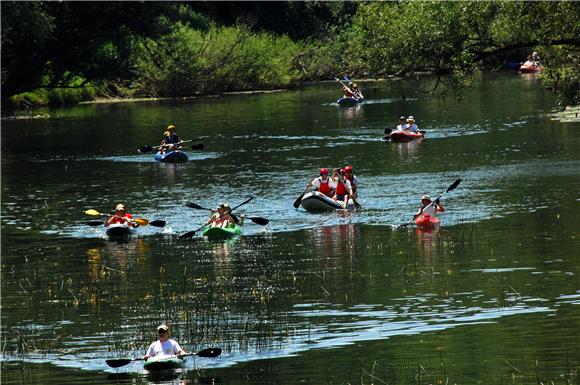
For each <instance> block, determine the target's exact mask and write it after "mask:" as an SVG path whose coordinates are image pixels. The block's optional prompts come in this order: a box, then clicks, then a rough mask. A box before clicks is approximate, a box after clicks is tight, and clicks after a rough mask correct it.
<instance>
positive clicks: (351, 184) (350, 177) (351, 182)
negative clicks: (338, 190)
mask: <svg viewBox="0 0 580 385" xmlns="http://www.w3.org/2000/svg"><path fill="white" fill-rule="evenodd" d="M345 178H346V179H347V180H348V181H349V182H350V186H351V187H352V192H355V191H356V184H355V183H354V175H352V174H351V175H350V176H345Z"/></svg>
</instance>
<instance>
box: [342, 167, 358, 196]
mask: <svg viewBox="0 0 580 385" xmlns="http://www.w3.org/2000/svg"><path fill="white" fill-rule="evenodd" d="M343 170H344V178H345V179H347V180H348V181H349V182H350V185H351V187H352V199H357V197H358V194H357V192H356V189H357V187H358V178H357V177H356V175H354V174H353V173H352V166H350V165H349V166H345V167H344V168H343Z"/></svg>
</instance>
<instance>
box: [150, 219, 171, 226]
mask: <svg viewBox="0 0 580 385" xmlns="http://www.w3.org/2000/svg"><path fill="white" fill-rule="evenodd" d="M166 224H167V222H165V221H162V220H161V219H157V220H155V221H151V222H149V226H153V227H165V225H166Z"/></svg>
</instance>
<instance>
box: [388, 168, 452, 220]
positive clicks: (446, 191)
mask: <svg viewBox="0 0 580 385" xmlns="http://www.w3.org/2000/svg"><path fill="white" fill-rule="evenodd" d="M459 183H461V179H456V180H455V182H453V183H452V184H451V186H449V187H448V188H447V190H445V192H443V193H441V194H439V196H438V197H437V198H435V199H434V200H432V201H431V203H429V204H428V205H427V206H425V207H422V208H421V210H420V211H419V212H418V213H417V214H415V215H414V216H413V218H411V219H410V220H409V221H408V222H407V223H403V224H402V225H400V226H399V227H405V226H408V225H409V223H411V222H413V220H415V218H417V216H418V215H420V214H421V213H422V212H423V211H424V210H425V209H426V208H427V207H430V206H433V205H434V204H435V202H437V201H439V199H441V197H442V196H443V195H445V194H447V193H448V192H449V191H452V190H455V188H457V186H459Z"/></svg>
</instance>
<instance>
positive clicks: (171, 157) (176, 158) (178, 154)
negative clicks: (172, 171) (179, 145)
mask: <svg viewBox="0 0 580 385" xmlns="http://www.w3.org/2000/svg"><path fill="white" fill-rule="evenodd" d="M188 159H189V157H188V156H187V154H186V153H185V152H183V151H179V150H176V151H166V152H164V153H162V152H158V153H157V154H156V155H155V160H156V161H158V162H162V163H183V162H187V160H188Z"/></svg>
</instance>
